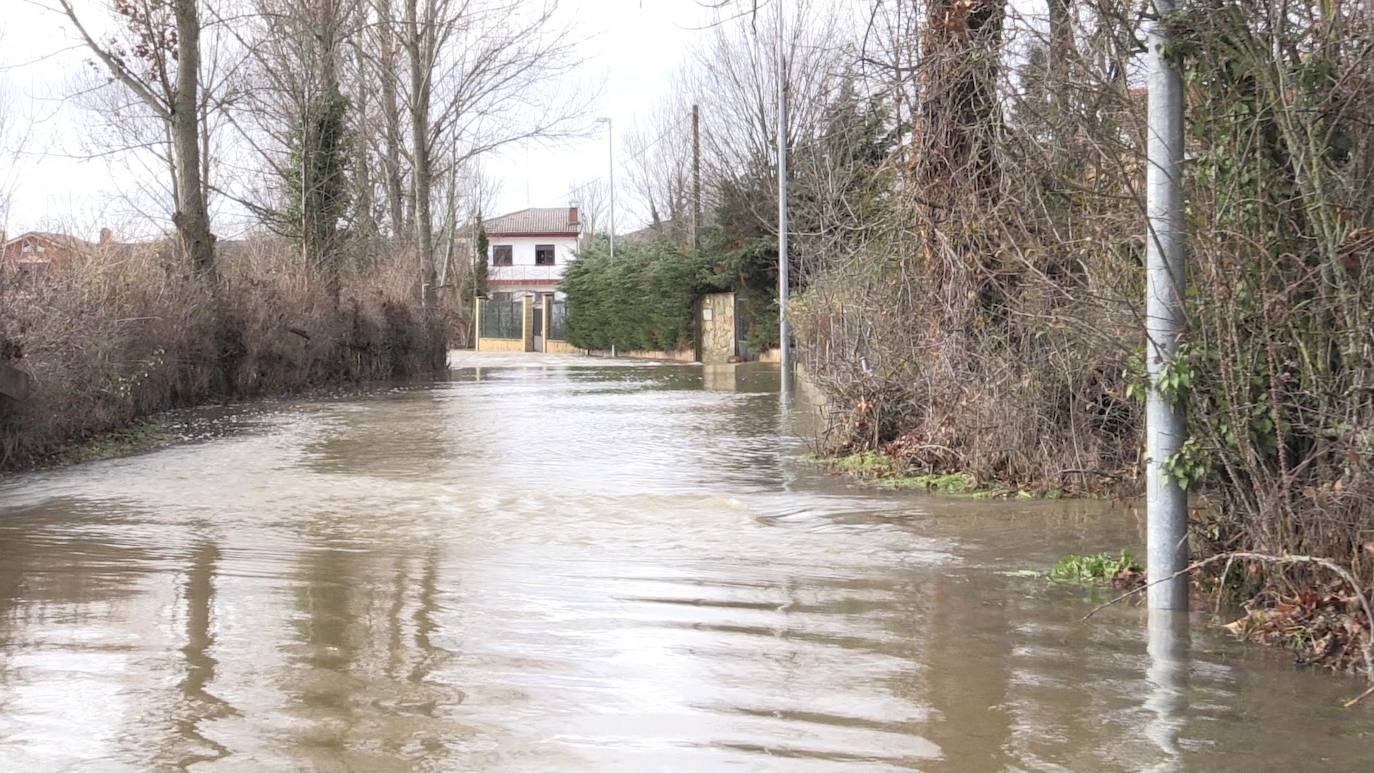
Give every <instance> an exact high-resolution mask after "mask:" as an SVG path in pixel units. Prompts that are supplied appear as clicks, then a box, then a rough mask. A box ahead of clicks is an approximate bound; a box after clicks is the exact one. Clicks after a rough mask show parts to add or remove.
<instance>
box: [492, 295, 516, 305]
mask: <svg viewBox="0 0 1374 773" xmlns="http://www.w3.org/2000/svg"><path fill="white" fill-rule="evenodd" d="M491 300H492V301H493V302H495V303H509V302H511V301H513V300H515V296H514V294H512V293H492V294H491Z"/></svg>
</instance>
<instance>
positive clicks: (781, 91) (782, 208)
mask: <svg viewBox="0 0 1374 773" xmlns="http://www.w3.org/2000/svg"><path fill="white" fill-rule="evenodd" d="M776 12H777V14H778V18H777V22H778V24H777V45H778V62H777V65H778V73H777V77H778V355H779V360H781V367H782V394H783V400H786V399H787V392H788V389H789V388H790V384H789V378H790V375H791V368H792V348H791V346H790V345H789V342H788V340H787V339H788V333H789V331H788V329H787V291H788V284H789V282H788V277H787V268H788V265H787V66H786V59H785V56H786V48H785V45H784V42H783V19H782V2H781V0H779V2H778V7H777V9H776Z"/></svg>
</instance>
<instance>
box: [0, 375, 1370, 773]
mask: <svg viewBox="0 0 1374 773" xmlns="http://www.w3.org/2000/svg"><path fill="white" fill-rule="evenodd" d="M456 365H457V366H458V367H457V368H456V369H455V371H454V373H453V377H452V378H451V379H450V380H448V381H445V382H442V383H436V384H433V385H430V386H427V387H416V388H409V389H399V390H393V391H389V392H385V393H379V394H373V395H368V396H363V397H356V398H350V399H338V400H324V401H314V402H300V403H292V404H281V403H277V404H268V405H265V406H259V407H256V408H254V409H251V410H248V411H246V412H245V411H242V410H241V411H239V412H238V413H237V414H235V415H233V416H223V415H213V414H211V413H210V412H205V416H204V420H205V421H211V420H215V421H219V422H222V423H223V422H227V423H229V424H233V425H235V426H236V429H234V431H231V432H229V433H228V434H225V435H224V436H222V437H218V438H216V439H211V440H203V441H200V442H194V443H190V444H185V445H181V446H177V447H173V448H168V449H165V450H161V451H157V452H154V453H148V454H143V455H139V456H135V457H131V458H127V459H122V460H117V461H109V462H101V463H94V464H87V465H81V466H75V467H70V468H66V469H62V470H57V471H52V472H44V473H37V474H25V475H12V476H8V477H7V478H4V479H3V480H0V769H3V770H11V771H43V770H64V771H65V770H99V771H109V770H165V769H178V768H194V769H197V770H199V769H207V770H240V771H263V770H329V771H332V770H357V771H385V770H413V769H420V770H453V771H467V770H509V771H575V770H616V771H618V770H624V771H658V770H672V771H715V770H788V771H793V770H797V771H807V770H817V771H832V770H839V771H843V770H891V769H918V770H933V771H934V770H968V771H985V770H997V769H1005V768H1016V769H1028V770H1051V769H1073V770H1085V771H1087V770H1091V771H1098V770H1137V769H1146V768H1156V769H1165V770H1168V769H1206V770H1222V769H1229V770H1248V771H1253V770H1293V769H1314V768H1327V769H1337V770H1355V769H1367V768H1368V765H1369V761H1370V756H1369V755H1370V750H1371V749H1374V743H1372V742H1374V714H1371V711H1370V710H1369V707H1368V706H1364V705H1362V706H1360V707H1357V708H1356V709H1355V710H1351V711H1343V710H1341V709H1340V708H1339V701H1340V700H1341V699H1343V698H1348V697H1350V696H1351V695H1353V694H1355V693H1356V692H1358V691H1359V689H1361V687H1362V685H1361V684H1360V683H1358V682H1356V681H1354V680H1349V679H1342V678H1336V677H1330V676H1325V675H1315V674H1307V673H1301V672H1298V671H1295V670H1294V669H1293V668H1292V666H1291V665H1290V663H1289V660H1288V659H1287V658H1286V657H1285V656H1284V655H1282V654H1280V653H1275V652H1269V651H1262V650H1259V649H1255V648H1250V647H1246V646H1243V645H1238V644H1235V643H1233V642H1231V641H1229V640H1228V639H1227V638H1226V637H1225V636H1223V635H1220V634H1218V633H1217V632H1216V631H1215V629H1209V628H1207V627H1206V626H1205V625H1203V619H1202V618H1201V617H1195V618H1194V622H1193V625H1192V633H1191V636H1189V635H1188V633H1187V629H1186V627H1175V628H1168V627H1162V626H1161V625H1159V624H1158V621H1157V623H1156V625H1155V626H1154V627H1153V628H1152V627H1150V626H1147V625H1146V619H1145V616H1144V613H1143V612H1141V611H1140V610H1137V609H1131V608H1126V607H1121V608H1116V607H1114V608H1111V609H1109V610H1107V611H1105V612H1103V613H1102V614H1100V615H1099V616H1097V617H1095V618H1094V619H1093V620H1092V621H1090V622H1088V623H1080V622H1079V618H1080V617H1081V616H1082V615H1083V614H1084V613H1085V612H1086V611H1087V610H1088V609H1090V608H1091V606H1092V605H1093V603H1094V602H1095V601H1096V600H1100V597H1099V598H1094V596H1093V593H1092V592H1091V591H1088V590H1084V589H1080V588H1074V587H1067V586H1060V585H1054V584H1052V583H1050V582H1048V581H1046V580H1045V579H1043V578H1042V577H1036V576H1028V575H1029V573H1028V572H1027V571H1026V570H1029V569H1038V570H1044V569H1045V568H1047V567H1048V566H1049V564H1051V563H1052V562H1053V560H1054V559H1055V558H1056V557H1057V556H1058V555H1059V554H1061V553H1063V552H1065V551H1087V550H1093V551H1096V550H1109V549H1117V548H1119V547H1121V546H1128V547H1129V546H1134V545H1137V544H1139V541H1140V537H1139V533H1138V530H1137V526H1136V519H1135V517H1134V516H1133V515H1132V514H1130V513H1125V512H1121V511H1119V510H1113V509H1111V508H1110V507H1108V506H1106V505H1105V504H1097V503H1079V504H1071V503H1052V502H1042V503H1010V502H980V501H972V500H949V499H935V498H929V497H926V496H921V495H916V494H901V493H891V492H883V491H878V490H873V489H868V488H864V487H859V486H855V485H852V484H850V483H847V482H846V481H844V480H841V479H837V478H834V477H831V476H829V475H827V474H825V473H823V472H819V471H817V470H814V469H811V468H809V467H807V466H806V465H804V464H800V463H798V462H797V460H796V457H797V456H798V455H799V454H800V453H802V452H803V451H804V444H803V442H802V441H800V440H798V439H796V437H795V434H796V433H799V432H802V431H804V429H805V428H804V426H800V425H798V424H795V423H794V421H801V418H787V419H784V417H783V413H782V411H781V410H780V408H781V406H780V404H779V399H778V395H777V393H776V385H777V372H776V371H775V370H768V369H767V366H763V367H739V368H731V367H726V368H710V369H703V368H700V367H691V366H657V365H630V364H613V363H603V362H597V361H587V360H573V359H537V358H533V357H526V358H521V357H510V356H506V357H475V356H474V355H467V356H466V357H465V358H459V359H458V360H457V362H456ZM793 416H794V417H795V414H793Z"/></svg>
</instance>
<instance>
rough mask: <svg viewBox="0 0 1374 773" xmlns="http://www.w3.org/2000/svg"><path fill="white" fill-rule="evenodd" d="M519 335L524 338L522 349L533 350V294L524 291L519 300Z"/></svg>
mask: <svg viewBox="0 0 1374 773" xmlns="http://www.w3.org/2000/svg"><path fill="white" fill-rule="evenodd" d="M520 331H521V332H520V336H521V338H523V339H524V347H523V350H524V351H527V352H532V351H534V295H533V294H530V293H526V294H525V296H524V297H523V298H522V299H521V302H520Z"/></svg>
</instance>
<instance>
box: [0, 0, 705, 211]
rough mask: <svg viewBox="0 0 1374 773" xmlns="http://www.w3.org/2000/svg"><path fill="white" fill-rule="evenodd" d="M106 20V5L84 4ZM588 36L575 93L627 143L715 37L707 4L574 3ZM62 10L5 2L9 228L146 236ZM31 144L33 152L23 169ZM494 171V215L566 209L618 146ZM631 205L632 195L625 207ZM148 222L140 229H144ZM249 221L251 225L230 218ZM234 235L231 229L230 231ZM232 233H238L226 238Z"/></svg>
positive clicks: (491, 162)
mask: <svg viewBox="0 0 1374 773" xmlns="http://www.w3.org/2000/svg"><path fill="white" fill-rule="evenodd" d="M77 1H78V7H80V5H81V3H83V2H84V3H85V4H86V5H88V6H90V7H91V8H92V13H91V16H92V17H93V18H95V17H98V16H101V15H103V12H101V11H100V10H99V7H101V6H103V5H104V3H101V2H98V0H77ZM562 4H563V6H564V8H565V10H566V11H567V12H569V13H571V14H573V15H574V16H575V19H576V22H575V23H576V24H577V25H578V26H579V27H580V28H581V29H582V35H580V36H579V38H580V39H581V40H582V42H581V44H580V45H581V46H582V55H583V57H584V58H585V64H584V66H582V67H581V68H579V71H578V73H577V74H576V75H575V76H572V78H573V80H574V81H575V82H570V83H569V84H568V87H569V88H586V87H588V86H589V85H593V84H594V85H595V86H596V87H597V88H599V92H598V93H599V96H598V98H597V100H596V102H595V104H594V105H593V107H592V109H591V111H590V115H589V116H588V118H589V119H590V118H592V117H595V116H598V115H606V116H610V117H611V118H612V119H613V121H614V124H615V128H616V134H617V140H619V138H620V135H621V134H622V132H623V131H625V130H627V129H628V128H629V127H630V126H632V125H633V124H634V122H636V121H644V120H647V117H648V116H649V115H651V111H652V110H653V109H654V107H655V105H656V104H657V103H658V102H659V100H660V99H662V98H663V97H664V96H665V95H666V93H667V82H668V79H669V78H670V77H671V75H672V74H673V73H674V72H675V71H676V70H677V69H678V68H679V66H680V65H681V63H682V61H683V59H684V58H685V57H686V56H687V54H688V52H689V50H690V48H691V46H692V45H693V43H694V41H695V40H696V39H698V37H699V36H701V35H703V34H705V33H702V32H700V31H699V29H698V28H699V26H700V25H701V24H702V22H703V21H704V20H705V19H706V18H707V17H706V13H707V12H706V11H705V10H704V9H703V3H701V2H699V0H562ZM53 5H55V3H54V2H53V0H0V7H3V9H4V13H3V18H4V20H5V23H4V26H3V27H0V100H3V102H4V103H5V104H6V105H7V112H8V114H9V115H10V117H11V120H10V124H11V126H12V131H11V132H10V135H11V136H9V137H7V138H6V139H5V142H6V143H7V145H8V147H5V148H0V186H3V187H0V191H4V190H8V191H10V192H11V193H12V200H11V207H10V211H9V216H8V221H7V222H3V223H0V228H3V229H5V230H7V231H8V232H9V233H11V234H14V233H19V232H22V231H25V230H30V229H35V228H65V229H69V230H71V231H73V232H77V233H85V234H86V235H88V236H94V233H95V232H96V231H97V230H98V229H99V228H100V226H101V225H111V226H114V227H115V228H117V229H121V230H143V231H146V230H148V229H149V228H150V225H149V223H148V221H147V219H146V218H140V217H139V216H138V215H137V214H136V213H134V212H132V211H131V210H130V207H129V204H128V203H127V200H126V199H125V197H122V196H121V195H120V194H121V192H122V191H124V190H126V189H127V186H128V182H129V180H130V179H131V177H132V174H131V173H130V172H129V171H128V166H127V164H128V161H127V159H121V158H118V157H110V158H98V159H90V158H86V157H85V156H87V155H88V154H89V151H90V148H89V145H90V143H89V141H88V140H87V139H86V138H85V135H83V132H82V125H81V124H82V122H83V121H85V120H87V115H86V114H85V113H84V111H82V110H81V109H78V108H76V107H74V106H72V105H70V104H67V103H66V101H65V97H67V96H68V95H69V94H70V93H71V92H72V90H73V85H72V84H73V82H74V78H75V76H76V74H77V73H78V72H79V69H80V68H82V67H84V66H86V64H85V62H86V60H87V59H88V58H89V57H88V56H87V55H86V54H85V52H84V50H83V49H82V48H81V47H80V46H79V45H77V43H76V39H75V37H74V31H73V30H72V29H71V27H70V24H69V23H68V22H67V21H66V20H65V19H64V18H63V17H61V16H59V15H57V14H56V13H54V12H53V11H52V10H51V7H52V6H53ZM21 139H22V140H23V142H22V150H23V152H22V154H21V155H20V156H19V157H18V161H17V162H15V163H12V159H13V154H12V153H11V152H9V151H13V150H14V149H15V147H16V146H17V145H19V144H21V143H20V142H19V140H21ZM483 167H484V169H483V171H484V173H485V174H486V175H488V176H489V177H494V178H496V179H497V180H499V184H500V192H499V196H498V199H497V201H496V203H495V206H493V207H492V208H491V209H492V210H497V211H506V210H510V209H518V208H521V207H524V206H530V205H533V206H540V205H547V206H561V205H564V204H566V203H567V201H568V198H569V191H570V189H572V188H574V187H575V186H577V185H579V184H581V183H583V182H585V181H587V180H588V179H592V178H595V177H597V176H602V175H605V173H606V139H605V134H604V130H603V133H601V134H599V135H591V136H587V137H584V138H578V139H572V140H566V141H561V142H559V143H557V144H542V145H539V144H534V145H528V146H523V147H517V148H510V149H507V150H504V151H502V152H500V153H499V154H497V155H495V156H493V157H492V158H490V159H488V160H487V161H486V162H485V163H484V164H483ZM623 198H624V196H623V192H622V199H623ZM617 209H618V212H619V217H620V221H621V222H620V223H618V225H619V227H620V229H621V230H625V229H627V227H633V226H634V225H635V223H634V219H635V218H634V207H633V205H632V204H631V203H628V202H623V203H622V205H621V206H619V207H618V208H617ZM140 219H142V220H143V222H142V223H140V222H139V220H140ZM223 219H224V220H226V221H227V220H234V221H239V222H241V218H233V217H227V216H226V217H224V218H223ZM232 227H233V226H225V225H221V226H219V229H220V230H221V231H224V230H229V229H231V228H232ZM226 235H232V234H226Z"/></svg>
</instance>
